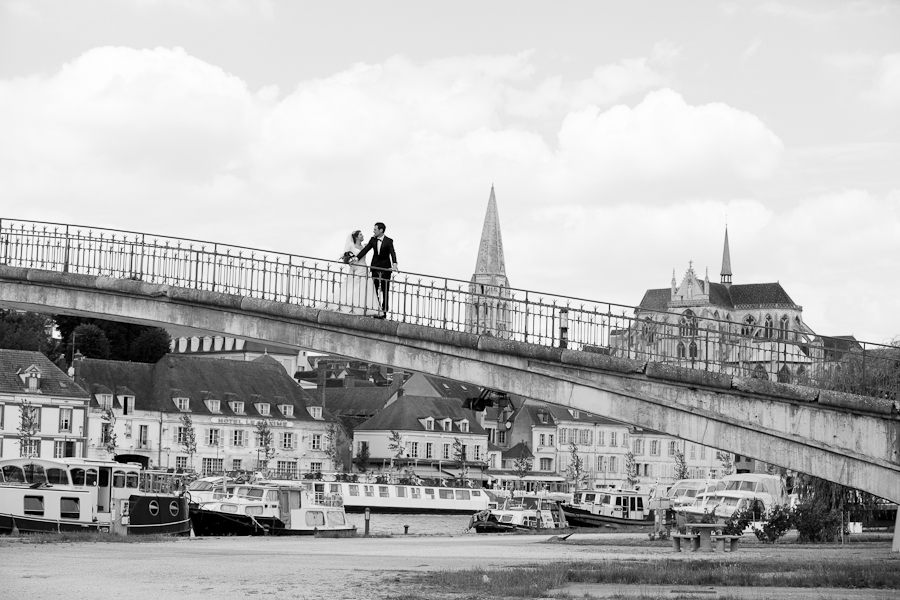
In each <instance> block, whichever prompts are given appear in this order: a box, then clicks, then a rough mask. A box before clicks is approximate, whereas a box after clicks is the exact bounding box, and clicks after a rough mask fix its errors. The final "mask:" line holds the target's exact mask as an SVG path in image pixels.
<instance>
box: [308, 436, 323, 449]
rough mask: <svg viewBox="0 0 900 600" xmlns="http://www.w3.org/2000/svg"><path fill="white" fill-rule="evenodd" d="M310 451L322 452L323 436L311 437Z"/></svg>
mask: <svg viewBox="0 0 900 600" xmlns="http://www.w3.org/2000/svg"><path fill="white" fill-rule="evenodd" d="M309 439H310V442H309V449H310V450H321V449H322V434H320V433H314V434H312V435H311V436H310V438H309Z"/></svg>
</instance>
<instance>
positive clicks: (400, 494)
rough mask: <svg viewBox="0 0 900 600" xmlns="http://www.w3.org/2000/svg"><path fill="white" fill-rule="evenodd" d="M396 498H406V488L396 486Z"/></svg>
mask: <svg viewBox="0 0 900 600" xmlns="http://www.w3.org/2000/svg"><path fill="white" fill-rule="evenodd" d="M397 497H398V498H406V488H405V487H403V486H402V485H400V486H397Z"/></svg>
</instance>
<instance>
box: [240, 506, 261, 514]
mask: <svg viewBox="0 0 900 600" xmlns="http://www.w3.org/2000/svg"><path fill="white" fill-rule="evenodd" d="M244 512H245V513H247V514H248V515H261V514H262V513H263V507H262V506H248V507H247V508H245V509H244Z"/></svg>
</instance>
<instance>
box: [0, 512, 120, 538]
mask: <svg viewBox="0 0 900 600" xmlns="http://www.w3.org/2000/svg"><path fill="white" fill-rule="evenodd" d="M13 528H15V529H16V530H17V531H18V532H19V533H70V532H74V531H104V530H105V531H109V526H108V525H106V526H101V524H100V523H93V522H92V523H85V522H83V521H75V522H67V521H57V520H56V519H40V518H35V517H24V516H14V515H10V514H0V533H12V531H13Z"/></svg>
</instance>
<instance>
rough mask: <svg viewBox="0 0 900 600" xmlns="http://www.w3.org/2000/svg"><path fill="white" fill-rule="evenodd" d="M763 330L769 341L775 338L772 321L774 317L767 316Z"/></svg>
mask: <svg viewBox="0 0 900 600" xmlns="http://www.w3.org/2000/svg"><path fill="white" fill-rule="evenodd" d="M763 329H764V331H765V333H764V335H765V337H766V339H767V340H771V339H772V338H773V337H774V336H773V335H772V334H773V332H774V329H775V325H774V322H773V321H772V315H766V319H765V321H763Z"/></svg>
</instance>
